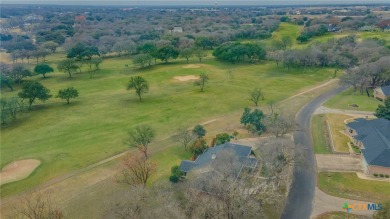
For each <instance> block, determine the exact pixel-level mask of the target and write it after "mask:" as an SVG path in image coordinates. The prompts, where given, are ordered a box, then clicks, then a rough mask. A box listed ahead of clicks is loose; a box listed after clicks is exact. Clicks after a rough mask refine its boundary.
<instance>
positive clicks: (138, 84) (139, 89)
mask: <svg viewBox="0 0 390 219" xmlns="http://www.w3.org/2000/svg"><path fill="white" fill-rule="evenodd" d="M132 89H134V90H135V93H136V94H137V96H138V97H139V100H140V101H141V100H142V97H141V96H142V94H144V93H146V92H148V90H149V84H148V82H147V81H146V80H145V79H144V78H143V77H141V76H134V77H131V78H130V81H129V84H128V85H127V90H132Z"/></svg>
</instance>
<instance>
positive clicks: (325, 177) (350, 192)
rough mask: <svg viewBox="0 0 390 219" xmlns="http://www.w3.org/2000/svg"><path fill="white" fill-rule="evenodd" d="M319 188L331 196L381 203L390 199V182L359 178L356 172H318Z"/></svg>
mask: <svg viewBox="0 0 390 219" xmlns="http://www.w3.org/2000/svg"><path fill="white" fill-rule="evenodd" d="M318 186H319V188H320V189H321V190H322V191H324V192H326V193H328V194H330V195H333V196H337V197H342V198H347V199H354V200H361V201H372V202H377V203H382V202H385V201H388V200H390V183H388V182H379V181H372V180H364V179H360V178H358V177H357V176H356V173H319V174H318Z"/></svg>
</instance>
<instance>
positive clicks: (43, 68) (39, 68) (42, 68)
mask: <svg viewBox="0 0 390 219" xmlns="http://www.w3.org/2000/svg"><path fill="white" fill-rule="evenodd" d="M53 71H54V70H53V68H52V67H50V65H46V64H38V65H36V66H35V68H34V72H35V73H37V74H41V75H43V77H44V78H46V74H47V73H50V72H53Z"/></svg>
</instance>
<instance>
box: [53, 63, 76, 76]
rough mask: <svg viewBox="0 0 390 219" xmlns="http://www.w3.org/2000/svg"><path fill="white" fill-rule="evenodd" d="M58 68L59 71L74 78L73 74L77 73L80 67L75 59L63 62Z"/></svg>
mask: <svg viewBox="0 0 390 219" xmlns="http://www.w3.org/2000/svg"><path fill="white" fill-rule="evenodd" d="M57 68H58V70H59V71H62V72H64V73H68V75H69V78H71V77H72V73H74V72H76V71H77V69H78V68H79V66H78V65H77V63H76V61H75V60H73V59H65V60H63V61H60V62H59V63H58V65H57Z"/></svg>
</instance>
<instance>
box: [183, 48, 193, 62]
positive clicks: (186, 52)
mask: <svg viewBox="0 0 390 219" xmlns="http://www.w3.org/2000/svg"><path fill="white" fill-rule="evenodd" d="M193 55H194V50H193V49H192V48H185V49H183V50H181V51H180V56H181V57H183V58H185V59H186V60H187V63H188V60H189V59H190V58H191V57H192V56H193Z"/></svg>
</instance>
